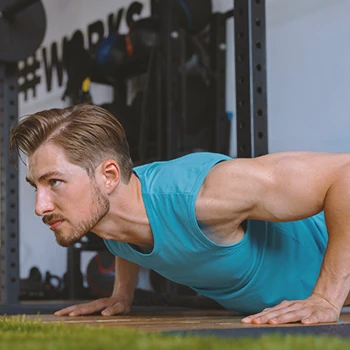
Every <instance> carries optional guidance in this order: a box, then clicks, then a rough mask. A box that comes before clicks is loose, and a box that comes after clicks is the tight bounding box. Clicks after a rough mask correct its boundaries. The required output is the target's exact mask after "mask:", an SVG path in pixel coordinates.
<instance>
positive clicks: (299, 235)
mask: <svg viewBox="0 0 350 350" xmlns="http://www.w3.org/2000/svg"><path fill="white" fill-rule="evenodd" d="M228 159H231V158H230V157H228V156H226V155H221V154H215V153H207V152H198V153H193V154H190V155H186V156H183V157H181V158H177V159H174V160H170V161H164V162H154V163H151V164H147V165H142V166H139V167H135V168H134V173H135V174H136V176H137V177H138V178H139V179H140V182H141V188H142V196H143V200H144V204H145V207H146V212H147V215H148V219H149V222H150V225H151V228H152V232H153V236H154V247H153V250H152V251H151V252H150V253H148V254H145V253H141V252H139V251H138V250H136V249H135V248H134V247H133V246H132V245H130V244H129V243H126V242H117V241H114V240H105V244H106V246H107V247H108V249H109V250H110V251H111V252H112V253H113V254H114V255H116V256H119V257H121V258H124V259H126V260H129V261H132V262H134V263H136V264H139V265H141V266H143V267H145V268H148V269H153V270H154V271H156V272H158V273H159V274H161V275H162V276H164V277H166V278H167V279H169V280H172V281H174V282H177V283H180V284H184V285H187V286H189V287H191V288H193V289H194V290H195V291H197V292H198V293H199V294H201V295H204V296H207V297H209V298H212V299H214V300H216V301H217V302H218V303H220V304H221V305H223V306H224V307H225V308H227V309H230V310H234V311H237V312H240V313H243V314H251V313H256V312H259V311H261V310H262V309H264V308H266V307H270V306H274V305H276V304H278V303H279V302H281V301H283V300H285V299H289V300H291V299H304V298H306V297H308V296H309V295H310V294H311V292H312V289H313V286H314V285H315V282H316V280H317V277H318V275H319V272H320V267H321V263H322V259H323V255H324V252H325V248H326V245H327V237H328V236H327V231H326V226H325V223H324V217H323V213H320V214H319V215H316V216H313V217H311V218H308V219H306V220H300V221H295V222H285V223H270V222H265V221H257V220H249V221H248V225H247V230H246V232H245V235H244V237H243V239H242V240H241V241H239V242H238V243H235V244H231V245H220V244H217V243H214V242H213V241H211V240H210V239H209V238H207V236H206V235H205V234H204V233H203V231H202V230H201V228H200V225H199V223H198V222H197V220H196V215H195V201H196V197H197V194H198V192H199V189H200V187H201V185H202V183H203V181H204V179H205V177H206V175H207V174H208V172H209V171H210V169H211V168H212V167H213V166H214V165H215V164H217V163H219V162H222V161H226V160H228Z"/></svg>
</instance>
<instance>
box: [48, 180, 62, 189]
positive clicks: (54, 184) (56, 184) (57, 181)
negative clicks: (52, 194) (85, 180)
mask: <svg viewBox="0 0 350 350" xmlns="http://www.w3.org/2000/svg"><path fill="white" fill-rule="evenodd" d="M61 182H62V181H60V180H56V179H51V180H50V185H51V186H52V187H57V186H58V185H59V184H60V183H61Z"/></svg>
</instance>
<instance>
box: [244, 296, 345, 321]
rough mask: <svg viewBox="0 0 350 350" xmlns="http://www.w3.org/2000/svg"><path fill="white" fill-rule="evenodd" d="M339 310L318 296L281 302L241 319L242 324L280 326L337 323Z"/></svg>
mask: <svg viewBox="0 0 350 350" xmlns="http://www.w3.org/2000/svg"><path fill="white" fill-rule="evenodd" d="M339 316H340V310H339V309H338V308H337V307H336V306H335V305H333V304H332V303H330V302H329V301H328V300H326V299H324V298H322V296H320V295H318V294H312V295H311V296H310V297H309V298H307V299H305V300H297V301H295V300H294V301H286V300H285V301H283V302H282V303H280V304H279V305H277V306H275V307H272V308H267V309H264V310H263V311H262V312H260V313H258V314H255V315H251V316H248V317H246V318H243V319H242V320H241V321H242V322H243V323H252V324H263V323H269V324H281V323H289V322H298V321H300V322H301V323H303V324H314V323H324V322H337V321H338V319H339Z"/></svg>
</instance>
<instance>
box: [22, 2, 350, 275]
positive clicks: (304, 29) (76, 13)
mask: <svg viewBox="0 0 350 350" xmlns="http://www.w3.org/2000/svg"><path fill="white" fill-rule="evenodd" d="M131 2H132V0H119V1H113V0H102V1H101V2H99V3H98V5H97V3H96V2H95V1H92V0H60V1H54V0H44V5H45V8H46V11H47V17H48V28H47V33H46V37H45V40H44V42H43V44H42V47H41V48H40V49H39V50H38V51H37V57H38V59H39V60H41V55H42V48H44V47H46V48H50V46H51V44H52V42H54V41H57V40H61V39H62V37H63V36H67V37H68V38H69V37H70V36H71V35H72V34H73V33H74V31H75V30H77V29H81V30H83V32H84V33H85V34H86V28H87V25H88V24H89V23H91V22H93V21H95V20H98V19H102V20H103V21H104V22H105V23H106V16H107V14H109V13H110V12H115V13H116V12H117V10H118V9H120V8H121V7H126V8H127V7H128V5H129V4H130V3H131ZM139 2H142V3H143V4H144V6H145V7H144V13H145V15H147V14H148V12H149V7H148V1H147V0H139ZM213 3H214V10H215V11H226V10H229V9H231V8H232V3H233V1H231V0H213ZM102 4H103V6H102ZM349 13H350V1H346V0H294V1H288V0H267V41H268V45H267V48H268V53H267V72H268V74H267V76H268V108H269V148H270V152H277V151H284V150H313V151H316V150H317V151H335V152H346V151H349V149H350V141H349V138H348V137H347V132H348V130H349V127H350V118H349V108H347V101H348V100H349V93H350V89H349V88H348V82H349V81H350V79H349V78H350V66H349V63H348V62H350V47H349V46H348V45H347V40H348V38H349V37H350V24H348V14H349ZM122 26H123V28H124V30H125V28H126V27H125V21H124V20H123V22H122ZM122 31H123V30H122ZM227 34H228V50H227V54H228V64H227V74H228V75H227V105H226V108H227V110H228V111H234V110H235V92H234V89H235V80H234V47H233V20H232V19H231V20H229V21H228V26H227ZM59 54H61V53H59ZM37 74H38V75H39V76H41V78H42V82H41V84H40V85H39V86H38V87H37V91H36V97H35V98H34V97H32V96H31V93H29V98H28V100H27V101H24V97H23V94H21V95H20V114H21V115H23V114H28V113H31V112H35V111H38V110H41V109H46V108H52V107H63V106H64V105H65V103H64V102H62V101H61V96H62V94H63V90H64V87H63V86H61V87H60V86H58V80H57V78H56V75H55V73H54V75H53V84H52V90H51V91H50V92H47V91H46V86H45V84H44V68H43V65H41V67H40V69H39V70H38V71H37ZM65 79H66V77H65V76H64V82H65ZM63 85H64V84H63ZM93 96H94V98H95V100H96V99H97V100H96V102H97V103H99V101H101V102H104V101H105V100H108V99H110V98H111V91H110V90H109V89H107V88H102V87H100V86H95V88H94V90H93ZM232 130H233V137H232V148H231V153H232V154H234V153H235V137H234V135H235V125H234V123H233V126H232ZM25 173H26V169H25V167H24V166H22V167H21V168H20V179H21V180H20V237H21V238H20V270H21V277H22V278H23V277H26V276H27V274H28V270H29V268H30V267H32V266H33V265H37V266H39V267H40V269H41V270H42V271H43V272H45V271H46V270H49V271H50V272H51V273H53V274H58V275H60V276H61V275H63V273H64V272H65V271H66V250H65V249H64V248H60V247H59V246H58V245H57V244H56V243H55V239H54V236H53V234H52V232H51V231H49V230H48V228H47V227H46V226H44V225H43V224H42V222H41V220H40V219H39V218H37V217H35V215H34V213H33V208H34V199H35V193H34V192H33V191H32V189H31V188H30V186H29V185H28V184H27V183H25V181H24V177H25ZM88 258H89V257H86V258H85V259H88ZM83 259H84V255H83ZM86 261H87V260H85V263H86ZM83 264H84V261H83Z"/></svg>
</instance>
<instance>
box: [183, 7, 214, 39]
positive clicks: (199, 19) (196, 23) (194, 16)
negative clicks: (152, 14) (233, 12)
mask: <svg viewBox="0 0 350 350" xmlns="http://www.w3.org/2000/svg"><path fill="white" fill-rule="evenodd" d="M176 4H177V7H178V13H179V17H180V24H181V25H182V26H183V27H184V28H185V29H186V30H188V31H189V32H191V33H193V34H194V33H198V32H200V31H201V30H202V29H204V27H205V26H206V25H207V24H208V23H209V20H210V16H211V14H212V3H211V0H201V1H200V2H198V0H176Z"/></svg>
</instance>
